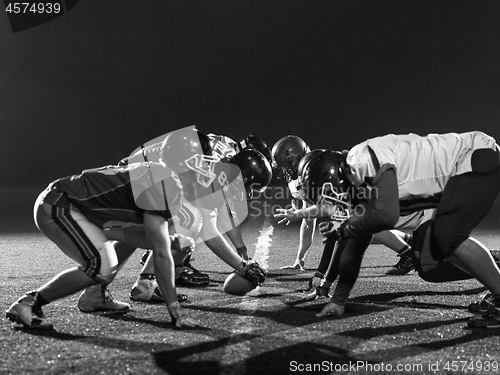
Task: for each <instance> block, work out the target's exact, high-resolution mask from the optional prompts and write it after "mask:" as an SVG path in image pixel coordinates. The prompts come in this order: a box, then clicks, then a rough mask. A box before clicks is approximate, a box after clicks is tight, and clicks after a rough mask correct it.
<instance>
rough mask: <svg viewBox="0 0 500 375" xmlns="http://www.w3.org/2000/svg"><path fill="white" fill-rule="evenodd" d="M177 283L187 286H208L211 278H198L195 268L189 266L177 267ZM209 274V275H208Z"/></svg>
mask: <svg viewBox="0 0 500 375" xmlns="http://www.w3.org/2000/svg"><path fill="white" fill-rule="evenodd" d="M175 275H176V278H175V285H177V286H185V287H198V286H207V285H208V284H209V282H210V279H208V277H207V278H198V277H196V276H195V274H194V272H193V269H192V268H189V267H176V269H175ZM207 276H208V275H207Z"/></svg>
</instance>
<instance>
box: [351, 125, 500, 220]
mask: <svg viewBox="0 0 500 375" xmlns="http://www.w3.org/2000/svg"><path fill="white" fill-rule="evenodd" d="M477 149H492V150H496V142H495V139H494V138H492V137H490V136H488V135H486V134H484V133H482V132H479V131H474V132H468V133H462V134H458V133H448V134H429V135H427V136H419V135H417V134H407V135H394V134H389V135H386V136H382V137H378V138H373V139H369V140H367V141H365V142H363V143H360V144H358V145H356V146H354V147H353V148H352V149H351V150H350V151H349V154H348V156H347V163H348V164H349V166H350V168H351V171H352V173H353V174H354V175H355V176H356V177H357V179H359V180H360V181H361V182H366V183H368V184H369V185H372V184H373V183H374V182H375V181H376V179H377V174H378V173H379V174H380V173H383V171H384V170H387V169H388V168H394V170H395V172H396V177H397V181H398V188H399V201H400V209H401V213H402V214H404V213H405V212H412V211H415V210H419V209H422V208H432V207H436V206H437V204H438V203H439V199H440V196H441V193H442V192H443V190H444V188H445V186H446V184H447V182H448V180H449V179H450V178H451V177H453V176H456V175H460V174H464V173H468V172H471V171H472V165H471V157H472V153H473V152H474V151H475V150H477Z"/></svg>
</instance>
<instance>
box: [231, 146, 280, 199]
mask: <svg viewBox="0 0 500 375" xmlns="http://www.w3.org/2000/svg"><path fill="white" fill-rule="evenodd" d="M228 162H229V163H230V164H234V165H236V166H238V167H239V168H240V170H241V175H242V177H243V183H244V185H245V190H246V191H247V195H248V197H249V198H251V197H252V195H253V193H254V192H259V193H261V192H263V191H264V190H265V189H266V187H267V185H269V183H270V182H271V178H272V174H273V172H272V169H271V164H270V163H269V161H268V160H267V159H266V157H265V156H264V155H263V154H262V153H261V152H260V151H257V150H254V149H245V150H242V151H240V152H238V153H237V154H236V155H234V156H233V157H231V158H230V159H229V160H228Z"/></svg>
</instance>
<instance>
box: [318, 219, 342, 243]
mask: <svg viewBox="0 0 500 375" xmlns="http://www.w3.org/2000/svg"><path fill="white" fill-rule="evenodd" d="M339 229H340V223H339V222H338V221H334V220H330V221H323V222H322V223H319V233H321V235H322V236H323V243H329V242H335V241H337V240H338V239H339V238H340V233H339Z"/></svg>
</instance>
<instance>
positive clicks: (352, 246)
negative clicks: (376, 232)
mask: <svg viewBox="0 0 500 375" xmlns="http://www.w3.org/2000/svg"><path fill="white" fill-rule="evenodd" d="M371 240H372V236H368V237H364V238H351V239H348V240H342V241H339V244H338V249H337V250H336V251H335V254H334V262H333V263H332V265H331V267H330V269H329V270H328V275H327V278H326V280H327V281H328V282H330V283H332V282H333V281H334V280H335V279H336V277H337V275H338V278H339V280H338V282H337V285H336V287H335V291H334V293H333V296H332V298H331V300H330V302H329V303H327V304H326V305H325V306H324V307H323V309H322V310H321V312H320V313H319V314H317V315H316V316H319V317H321V316H336V317H340V316H342V315H343V314H344V311H345V304H346V301H347V299H348V298H349V294H350V293H351V290H352V288H353V287H354V284H355V283H356V280H357V279H358V275H359V270H360V269H361V262H362V260H363V256H364V254H365V251H366V249H367V248H368V246H369V245H370V242H371ZM337 253H338V254H339V256H338V257H337Z"/></svg>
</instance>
